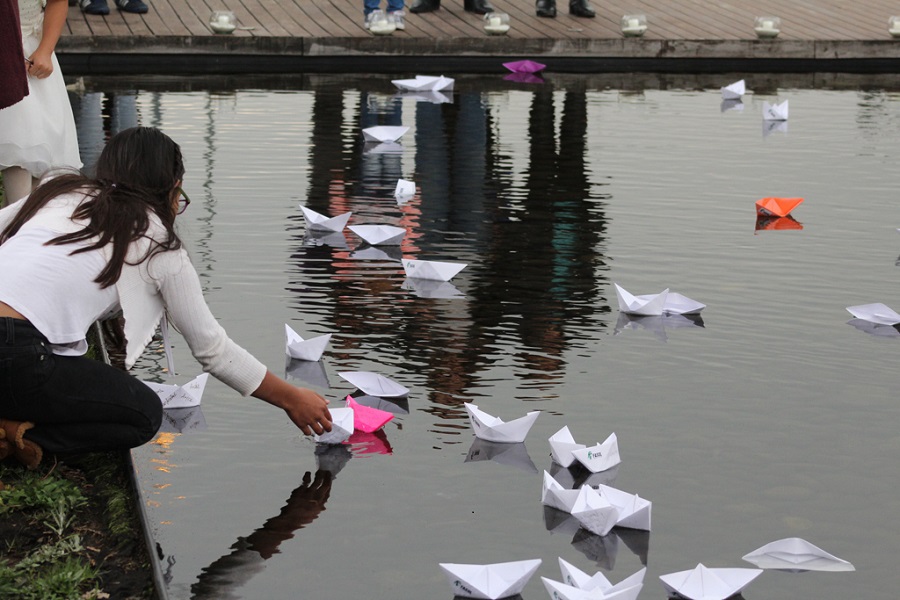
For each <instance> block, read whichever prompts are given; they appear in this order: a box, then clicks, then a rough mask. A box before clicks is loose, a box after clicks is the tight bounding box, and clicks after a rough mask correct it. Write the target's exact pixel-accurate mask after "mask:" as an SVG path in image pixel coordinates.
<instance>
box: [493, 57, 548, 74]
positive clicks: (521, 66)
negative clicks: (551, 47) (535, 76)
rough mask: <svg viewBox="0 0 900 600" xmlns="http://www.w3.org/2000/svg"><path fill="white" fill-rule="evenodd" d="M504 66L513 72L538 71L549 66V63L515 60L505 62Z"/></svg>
mask: <svg viewBox="0 0 900 600" xmlns="http://www.w3.org/2000/svg"><path fill="white" fill-rule="evenodd" d="M503 66H504V67H506V68H507V69H509V70H510V71H512V72H513V73H537V72H538V71H543V70H544V69H545V68H547V65H542V64H541V63H539V62H534V61H533V60H514V61H512V62H505V63H503Z"/></svg>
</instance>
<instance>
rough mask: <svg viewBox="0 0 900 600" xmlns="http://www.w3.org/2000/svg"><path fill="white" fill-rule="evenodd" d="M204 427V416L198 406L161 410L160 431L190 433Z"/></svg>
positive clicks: (201, 429)
mask: <svg viewBox="0 0 900 600" xmlns="http://www.w3.org/2000/svg"><path fill="white" fill-rule="evenodd" d="M204 429H206V418H205V417H204V416H203V410H202V409H201V408H200V407H199V406H190V407H187V408H169V409H165V410H163V418H162V424H161V425H160V427H159V430H160V431H168V432H169V433H190V432H191V431H203V430H204Z"/></svg>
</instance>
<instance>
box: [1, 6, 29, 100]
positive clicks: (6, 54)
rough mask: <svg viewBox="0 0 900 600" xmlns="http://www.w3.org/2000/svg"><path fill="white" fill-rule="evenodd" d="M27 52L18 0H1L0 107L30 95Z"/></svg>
mask: <svg viewBox="0 0 900 600" xmlns="http://www.w3.org/2000/svg"><path fill="white" fill-rule="evenodd" d="M25 75H26V73H25V54H24V53H23V51H22V30H21V29H20V28H19V12H18V9H17V8H16V0H0V81H2V82H3V85H2V86H0V108H6V107H7V106H12V105H13V104H15V103H16V102H18V101H19V100H21V99H22V98H24V97H25V96H27V95H28V82H27V81H26V79H25Z"/></svg>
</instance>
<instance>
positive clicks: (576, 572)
mask: <svg viewBox="0 0 900 600" xmlns="http://www.w3.org/2000/svg"><path fill="white" fill-rule="evenodd" d="M559 572H560V574H561V575H562V580H563V583H565V584H567V585H571V586H572V587H576V588H578V589H581V590H596V589H599V590H600V591H602V592H603V593H605V594H609V593H610V592H617V591H620V590H624V589H628V588H631V587H634V586H636V585H640V584H642V583H644V575H646V574H647V567H644V568H642V569H639V570H638V571H637V572H636V573H634V574H632V575H630V576H628V577H626V578H625V579H623V580H622V581H620V582H619V583H617V584H615V585H613V584H612V583H611V582H610V581H609V579H607V578H606V576H605V575H604V574H603V573H601V572H600V571H597V572H596V573H594V574H593V575H588V574H587V573H585V572H584V571H582V570H581V569H579V568H578V567H576V566H575V565H573V564H571V563H568V562H566V561H565V560H563V559H562V558H560V559H559Z"/></svg>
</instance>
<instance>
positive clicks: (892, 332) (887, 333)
mask: <svg viewBox="0 0 900 600" xmlns="http://www.w3.org/2000/svg"><path fill="white" fill-rule="evenodd" d="M847 325H852V326H853V327H856V328H857V329H859V330H860V331H864V332H866V333H868V334H870V335H874V336H876V337H900V330H898V329H897V326H896V325H882V324H881V323H873V322H872V321H866V320H865V319H850V320H849V321H847Z"/></svg>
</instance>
